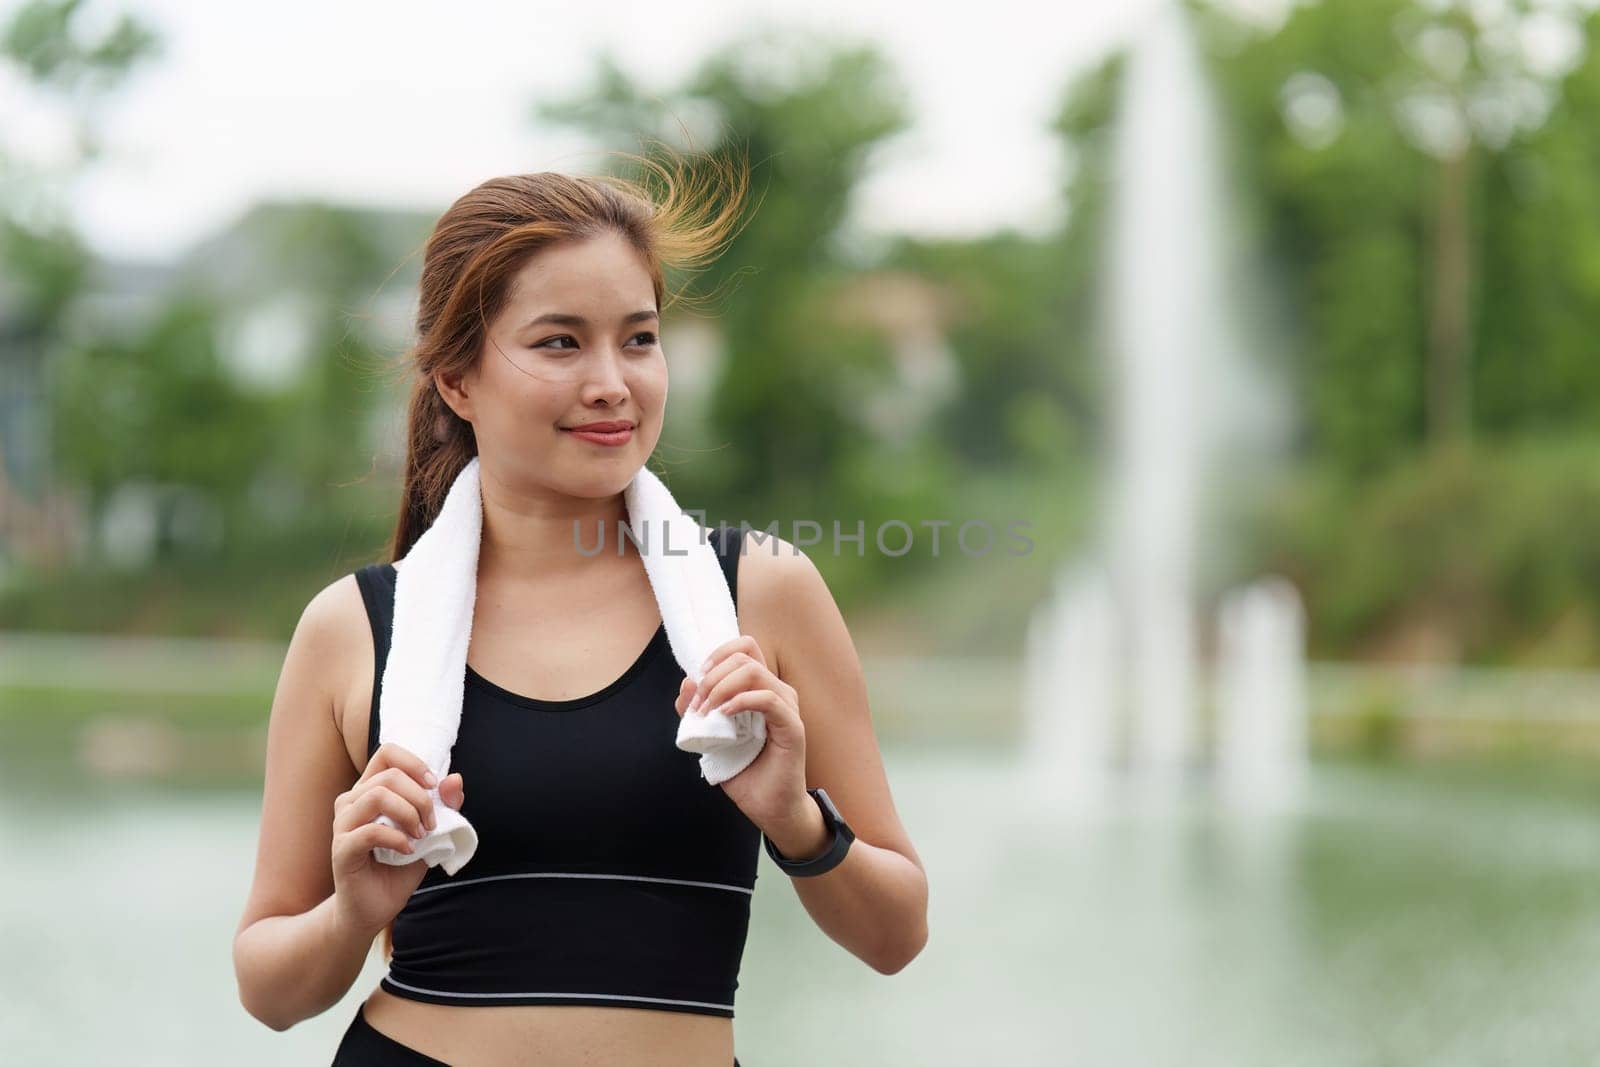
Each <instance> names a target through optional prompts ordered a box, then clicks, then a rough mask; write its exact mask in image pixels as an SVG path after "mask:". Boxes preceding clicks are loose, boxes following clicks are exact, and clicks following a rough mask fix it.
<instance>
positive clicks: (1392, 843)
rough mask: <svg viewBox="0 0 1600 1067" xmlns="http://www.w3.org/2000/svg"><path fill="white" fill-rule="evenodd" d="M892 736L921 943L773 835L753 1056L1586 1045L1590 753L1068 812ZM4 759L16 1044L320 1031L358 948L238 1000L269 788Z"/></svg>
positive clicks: (902, 1058) (1199, 1061)
mask: <svg viewBox="0 0 1600 1067" xmlns="http://www.w3.org/2000/svg"><path fill="white" fill-rule="evenodd" d="M884 758H885V762H886V765H887V767H888V770H889V775H890V781H891V784H892V786H893V789H894V793H895V799H896V802H897V806H898V807H899V810H900V813H901V817H902V818H903V819H904V821H905V822H906V825H907V827H908V828H909V829H910V831H911V834H912V837H913V840H914V841H915V842H916V845H917V848H918V851H919V852H920V854H921V856H922V858H923V860H924V863H925V864H926V866H927V869H928V872H929V879H930V887H931V894H930V929H931V938H930V942H929V944H928V946H927V948H926V950H925V951H924V952H923V954H922V955H921V956H920V957H918V958H917V960H916V961H914V962H913V963H912V964H911V965H910V966H909V967H908V968H906V969H905V970H904V971H902V972H901V973H899V974H897V975H893V976H887V977H886V976H883V975H879V974H876V973H875V972H873V971H872V970H871V969H870V968H868V967H866V965H864V964H862V963H860V962H859V961H857V960H855V959H854V957H852V956H850V955H849V954H848V953H847V952H845V951H844V950H843V949H842V948H840V947H838V946H837V945H835V944H833V942H831V941H830V940H828V939H827V937H826V936H825V935H824V934H823V933H822V932H821V931H820V930H819V929H818V928H817V927H816V926H815V925H814V924H813V923H812V921H811V919H810V917H809V916H808V915H807V914H806V913H805V911H804V910H803V909H802V908H801V906H800V905H799V902H798V900H797V899H796V897H795V895H794V893H793V890H792V889H791V887H790V885H789V883H788V880H787V879H786V878H785V877H784V876H783V875H782V874H781V873H780V872H778V870H777V869H776V868H775V867H773V866H772V865H771V863H770V861H768V860H767V859H766V858H765V857H764V856H763V857H762V859H761V868H760V877H759V879H758V881H757V889H756V896H755V901H754V917H753V920H752V927H751V932H750V940H749V945H748V949H747V953H746V956H745V961H744V966H743V969H742V971H741V974H740V988H739V994H738V999H737V1011H738V1014H737V1017H736V1018H735V1020H734V1027H735V1035H736V1047H737V1051H738V1053H739V1058H740V1061H741V1062H742V1063H745V1064H747V1065H749V1067H799V1065H802V1064H805V1065H810V1064H817V1063H828V1064H830V1065H837V1067H854V1065H861V1067H867V1065H874V1067H876V1065H883V1064H896V1065H898V1064H908V1065H910V1064H915V1065H938V1064H952V1065H954V1064H971V1063H973V1062H989V1063H1007V1064H1009V1063H1016V1064H1030V1065H1031V1064H1040V1065H1056V1064H1071V1065H1077V1064H1092V1065H1111V1064H1118V1065H1120V1064H1130V1065H1150V1064H1184V1065H1209V1064H1218V1065H1221V1064H1228V1065H1232V1067H1237V1065H1241V1064H1273V1065H1286V1064H1314V1065H1324V1064H1326V1065H1339V1067H1351V1065H1362V1064H1374V1065H1377V1064H1406V1065H1431V1064H1451V1065H1461V1064H1503V1063H1510V1062H1521V1063H1540V1064H1562V1063H1588V1062H1595V1061H1596V1059H1597V1057H1600V1012H1596V1011H1595V1010H1594V1005H1595V1004H1596V1003H1597V1002H1600V1001H1597V998H1600V966H1597V965H1596V964H1597V961H1600V832H1597V826H1600V822H1597V819H1596V816H1597V815H1600V794H1597V793H1596V792H1595V791H1594V790H1591V789H1589V788H1587V787H1586V786H1585V785H1584V784H1583V783H1582V782H1581V781H1580V782H1579V783H1578V784H1576V785H1570V784H1569V785H1567V786H1564V787H1561V788H1556V787H1550V786H1548V785H1542V784H1540V783H1539V781H1538V780H1536V779H1533V778H1530V777H1527V776H1520V775H1518V776H1506V775H1501V774H1496V773H1492V772H1488V771H1473V772H1466V771H1461V770H1459V769H1458V770H1456V771H1452V772H1448V773H1446V772H1441V771H1438V770H1422V769H1418V768H1414V767H1407V766H1371V765H1333V766H1328V765H1321V766H1318V767H1317V768H1316V770H1315V772H1314V774H1313V777H1312V781H1311V791H1310V795H1309V798H1308V800H1307V803H1306V804H1305V806H1304V808H1303V810H1302V811H1301V812H1300V813H1299V814H1297V815H1294V816H1292V817H1281V818H1277V819H1253V820H1241V819H1238V818H1230V817H1225V816H1224V815H1222V814H1220V813H1218V812H1217V811H1216V810H1215V809H1214V808H1213V807H1212V805H1210V803H1209V802H1208V801H1207V800H1206V798H1205V795H1204V793H1203V791H1201V790H1195V791H1194V792H1193V795H1192V796H1189V797H1186V798H1184V799H1183V800H1182V801H1181V802H1180V803H1178V804H1177V805H1175V806H1173V807H1172V808H1171V809H1169V810H1168V811H1167V812H1166V813H1165V814H1154V813H1151V812H1148V811H1146V812H1144V813H1142V814H1134V813H1131V812H1127V813H1123V814H1119V815H1113V816H1110V817H1102V818H1099V819H1096V820H1093V821H1085V820H1076V821H1074V820H1060V819H1054V818H1047V817H1043V816H1039V815H1036V814H1033V813H1030V812H1028V811H1027V810H1025V808H1023V807H1021V806H1019V804H1018V802H1017V798H1018V797H1019V796H1021V795H1022V794H1021V793H1020V792H1019V791H1018V788H1017V782H1018V776H1017V773H1016V771H1017V764H1016V761H1015V759H1014V756H1013V755H1012V754H1011V753H1009V752H1006V751H1004V750H967V751H952V750H947V749H934V750H927V749H917V748H909V747H885V749H884ZM19 781H20V779H18V778H16V777H15V776H10V775H8V776H7V777H6V780H5V782H4V783H0V805H3V806H4V809H5V810H6V811H7V812H8V813H9V814H10V816H11V819H12V826H11V827H10V830H11V835H10V836H11V844H12V848H11V849H10V850H9V854H10V857H11V858H12V860H13V862H12V863H11V864H9V869H8V870H7V873H6V885H5V888H4V890H3V891H0V936H3V939H4V940H3V943H4V945H5V949H6V962H5V966H4V967H3V968H0V1047H3V1048H5V1049H6V1050H7V1052H6V1055H5V1057H4V1059H5V1061H6V1062H7V1063H16V1064H23V1065H29V1067H32V1065H54V1064H73V1065H77V1064H92V1063H102V1062H104V1063H117V1064H119V1065H130V1067H131V1065H136V1064H149V1065H156V1064H161V1065H173V1064H197V1065H198V1064H211V1063H215V1062H217V1061H218V1059H219V1058H220V1057H222V1056H226V1057H227V1061H228V1062H229V1064H230V1065H231V1067H247V1065H253V1064H262V1065H266V1064H285V1063H295V1064H317V1063H326V1062H328V1061H329V1060H331V1058H332V1054H333V1049H334V1047H335V1046H336V1045H337V1043H338V1039H339V1035H340V1034H341V1033H342V1032H343V1030H344V1028H345V1026H346V1025H347V1024H348V1022H349V1019H350V1016H351V1014H352V1013H353V1012H354V1011H355V1007H356V1005H357V1003H358V1002H359V1001H360V1000H361V999H362V998H363V997H364V996H365V995H366V993H367V992H368V991H369V990H370V989H371V988H372V986H373V985H374V984H375V983H376V982H377V980H378V977H379V975H380V974H381V964H380V961H379V959H378V957H377V953H376V949H375V950H374V953H373V956H372V957H371V958H369V960H368V964H367V968H366V970H365V971H363V973H362V975H361V977H360V979H359V980H358V981H357V983H356V985H355V986H354V987H353V988H352V989H351V991H350V993H348V994H347V995H346V997H345V998H344V1000H342V1001H341V1002H340V1003H339V1004H338V1005H337V1006H336V1007H335V1008H333V1009H330V1010H329V1011H328V1012H326V1013H324V1014H323V1015H321V1016H318V1017H316V1018H314V1019H309V1020H306V1021H304V1022H302V1023H301V1024H299V1025H297V1026H295V1027H294V1028H292V1029H291V1030H290V1031H288V1032H286V1033H281V1034H280V1033H275V1032H273V1031H271V1030H269V1029H267V1028H266V1027H265V1026H263V1025H261V1024H260V1023H258V1022H256V1021H255V1020H254V1019H252V1018H251V1017H250V1016H249V1015H247V1014H246V1013H245V1011H244V1010H243V1008H242V1007H241V1006H240V1005H239V1002H238V999H237V994H236V989H235V984H234V976H233V967H232V960H231V955H230V952H231V947H232V936H233V931H234V927H235V924H236V923H237V921H238V916H239V912H240V909H241V907H242V905H243V902H244V897H245V893H246V891H247V888H248V884H249V879H250V875H251V869H252V866H253V864H254V857H255V845H256V824H257V819H258V816H259V804H260V794H259V790H258V789H250V790H221V789H206V790H196V789H176V788H171V787H159V786H153V785H148V784H146V785H130V784H120V785H113V784H105V783H101V784H94V783H89V782H81V781H76V780H74V779H73V778H72V777H71V776H58V777H54V778H52V779H51V780H50V781H49V782H47V783H40V782H38V781H34V782H31V783H30V784H28V785H26V786H22V785H19V784H18V782H19ZM8 783H9V784H8ZM846 814H847V815H848V812H847V813H846ZM18 846H23V848H19V847H18ZM24 849H25V850H24ZM18 859H24V862H15V861H16V860H18Z"/></svg>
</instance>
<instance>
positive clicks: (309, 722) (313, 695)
mask: <svg viewBox="0 0 1600 1067" xmlns="http://www.w3.org/2000/svg"><path fill="white" fill-rule="evenodd" d="M361 610H362V609H361V603H360V592H359V590H358V589H357V588H356V586H355V579H354V577H353V576H346V577H345V578H342V579H340V580H339V581H338V582H335V583H333V584H332V585H330V586H328V587H327V588H326V589H324V590H322V592H320V593H319V594H317V596H316V597H314V598H313V599H312V601H311V603H310V604H308V605H307V606H306V610H305V612H304V613H303V614H302V615H301V617H300V621H299V623H298V624H297V625H296V627H295V631H294V637H293V638H292V639H291V641H290V643H289V650H288V653H287V655H286V657H285V659H284V665H283V671H282V673H281V674H280V676H279V679H278V688H277V692H276V694H275V695H274V697H273V701H272V713H271V719H270V722H269V724H268V727H267V758H266V781H265V787H264V791H263V799H262V811H261V832H260V839H259V842H258V845H257V851H256V867H255V878H254V881H253V883H252V885H251V887H250V896H249V899H248V901H247V903H246V905H245V909H244V915H243V917H242V918H241V919H240V922H239V928H238V932H237V933H236V934H235V935H234V942H233V963H234V972H235V975H236V977H237V979H238V984H239V1000H240V1002H241V1003H242V1004H243V1005H244V1007H245V1010H246V1011H248V1012H249V1013H250V1014H251V1015H253V1016H255V1017H256V1018H257V1019H259V1020H261V1021H262V1022H263V1023H265V1024H266V1025H268V1026H270V1027H271V1028H272V1029H274V1030H287V1029H288V1028H289V1027H291V1026H293V1025H294V1024H295V1023H297V1022H299V1021H300V1020H302V1019H307V1018H310V1017H312V1016H314V1015H317V1014H320V1013H321V1012H323V1011H326V1010H327V1009H328V1008H330V1007H332V1006H333V1005H334V1004H335V1003H337V1002H338V1000H339V998H341V997H342V996H344V994H345V993H346V992H347V991H348V990H349V988H350V986H351V984H352V983H353V982H354V981H355V979H356V977H357V976H358V975H359V974H360V973H361V968H362V965H363V964H364V963H365V962H366V957H367V953H368V952H369V951H370V949H371V947H372V940H373V937H374V936H375V935H376V934H377V932H378V930H379V929H381V927H379V928H377V929H362V928H358V927H356V926H353V925H352V924H351V923H350V922H349V921H348V920H347V919H346V918H344V917H343V916H342V915H341V913H340V912H341V909H340V908H339V907H338V901H337V898H336V897H335V896H334V881H333V872H332V864H331V862H330V858H329V857H330V851H331V843H332V837H333V816H334V803H335V800H336V798H337V797H338V796H339V795H340V794H341V793H343V792H344V791H346V790H348V789H349V788H350V787H351V785H352V783H353V782H354V781H355V780H356V777H357V775H356V771H355V768H354V767H352V766H351V763H350V755H349V752H348V750H347V749H346V748H345V745H344V740H343V737H342V735H341V734H340V732H339V729H338V725H337V723H336V716H335V711H336V707H337V704H336V698H335V695H334V694H335V692H336V690H337V687H338V684H339V681H338V680H339V679H340V678H341V671H340V664H341V662H342V663H344V664H346V665H348V663H349V662H351V660H350V658H349V657H350V655H351V652H352V645H353V642H352V639H351V636H352V630H353V627H354V625H355V624H354V623H353V620H352V619H351V617H350V615H351V612H352V611H354V612H360V611H361ZM354 633H361V630H359V629H354ZM355 662H361V657H360V656H359V655H357V656H356V657H355ZM369 662H370V661H369Z"/></svg>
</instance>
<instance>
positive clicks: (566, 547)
mask: <svg viewBox="0 0 1600 1067" xmlns="http://www.w3.org/2000/svg"><path fill="white" fill-rule="evenodd" d="M479 491H480V493H481V495H482V498H483V540H482V542H481V544H480V545H479V547H478V570H479V574H480V576H481V575H482V574H484V573H492V574H495V575H498V576H502V577H507V578H511V579H513V580H516V579H522V578H531V577H535V576H537V577H540V578H550V577H560V576H562V575H576V574H582V573H592V571H588V570H587V568H589V567H591V566H593V565H596V564H603V563H605V562H606V561H615V560H616V558H617V543H618V541H617V536H618V532H619V531H620V530H621V528H622V527H623V526H625V525H626V524H627V521H628V511H627V508H626V507H625V506H624V503H623V496H622V493H620V492H618V493H612V494H610V495H609V496H599V497H581V496H572V495H570V494H567V493H558V492H553V491H550V490H540V491H535V492H527V491H524V490H518V489H513V488H511V487H509V486H506V485H504V484H501V483H497V482H493V481H491V480H490V478H489V477H488V476H487V475H483V476H481V479H480V483H479ZM602 536H603V537H604V542H603V543H602V542H601V537H602ZM622 543H623V546H624V547H623V552H624V553H626V554H629V555H635V554H637V551H638V550H637V549H636V548H635V547H634V546H633V544H632V543H631V542H629V541H628V539H627V538H626V537H624V538H623V539H622ZM597 547H598V548H599V551H596V548H597ZM585 553H587V554H585Z"/></svg>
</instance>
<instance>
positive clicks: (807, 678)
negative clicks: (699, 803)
mask: <svg viewBox="0 0 1600 1067" xmlns="http://www.w3.org/2000/svg"><path fill="white" fill-rule="evenodd" d="M774 540H776V541H777V542H778V544H777V552H776V555H774V554H773V546H772V545H771V544H762V545H759V546H758V545H757V544H756V543H755V542H754V541H751V542H749V543H748V544H747V545H746V549H745V552H746V555H748V556H749V557H751V558H750V559H748V560H744V559H741V560H740V563H741V566H742V568H743V569H742V570H741V571H740V582H741V586H740V588H741V592H743V591H744V590H746V589H748V594H747V597H748V602H749V603H748V609H747V617H748V619H749V620H750V621H751V622H752V624H753V626H754V627H759V628H761V629H762V630H764V631H767V632H769V633H770V634H772V635H773V637H772V638H771V639H770V643H771V645H772V650H771V658H772V662H773V663H774V665H775V666H774V673H775V674H777V675H778V677H779V678H781V679H783V681H785V682H786V683H788V684H789V685H790V686H792V687H793V688H794V690H795V692H796V693H797V694H798V696H799V708H800V714H801V719H802V721H803V722H804V724H805V736H806V787H807V788H808V789H810V788H816V787H818V786H820V787H822V788H824V789H826V790H827V791H828V796H829V797H830V798H831V799H832V800H833V801H834V803H835V804H837V805H838V808H839V813H840V814H841V815H842V816H844V818H845V820H846V821H847V822H849V824H850V827H851V829H852V830H854V831H855V833H856V840H855V842H854V843H852V844H851V846H850V850H849V852H847V853H846V854H845V858H844V861H843V862H842V863H840V864H839V865H838V866H837V867H835V868H834V869H833V870H831V871H828V872H827V873H826V874H821V875H816V876H813V877H808V878H793V879H791V880H790V884H792V885H793V886H794V889H795V893H796V894H797V895H798V896H799V898H800V902H801V903H802V904H803V905H804V906H805V909H806V911H807V912H808V913H809V914H810V915H811V917H812V919H813V920H815V922H816V923H817V925H818V926H819V927H821V928H822V930H823V932H824V933H826V934H827V935H828V936H829V937H830V938H832V939H833V940H834V941H835V942H837V943H838V944H840V945H842V946H844V947H845V948H847V949H849V950H850V951H851V952H852V953H853V954H855V955H856V956H857V957H859V958H861V959H862V960H865V961H866V962H867V963H869V964H870V965H871V966H872V967H873V968H874V969H875V970H877V971H878V972H880V973H882V974H894V973H895V972H896V971H899V970H900V969H902V968H903V967H905V966H906V964H908V963H910V962H911V960H913V959H915V958H916V956H917V955H918V954H919V953H921V951H922V949H923V947H924V946H925V945H926V944H927V940H928V878H927V874H926V873H925V871H924V869H923V866H922V860H921V858H920V857H918V855H917V853H916V849H914V848H913V847H912V844H911V838H910V836H909V835H908V834H907V833H906V829H905V827H904V826H903V825H902V824H901V822H900V817H899V815H898V814H897V813H896V811H895V807H894V800H893V797H892V796H891V795H890V792H889V782H888V778H887V775H886V774H885V772H884V768H883V759H882V756H881V755H880V754H879V751H878V742H877V737H876V735H875V734H874V732H873V728H872V717H871V712H870V710H869V708H868V706H867V688H866V681H865V678H864V677H863V672H862V668H861V660H860V657H859V656H858V655H857V653H856V649H855V644H854V642H853V641H852V640H851V638H850V632H849V630H848V629H847V628H846V626H845V621H844V618H843V617H842V616H841V615H840V612H839V608H838V605H837V604H836V603H835V602H834V599H833V594H832V593H831V592H830V591H829V589H828V586H827V584H826V582H825V581H824V580H823V578H822V575H821V574H820V573H819V572H818V571H817V569H816V566H815V564H813V563H812V562H811V560H810V559H809V558H808V557H807V556H806V555H805V554H804V553H800V552H798V551H797V550H796V549H795V548H794V547H793V546H791V545H790V544H789V543H787V542H785V541H783V540H782V539H781V538H775V539H774ZM747 575H748V581H747V578H746V576H747ZM744 599H746V597H741V600H744ZM767 836H768V837H770V838H771V839H772V843H773V845H774V846H776V847H777V849H778V851H779V852H781V853H783V854H784V855H785V856H787V857H791V858H795V859H805V858H809V857H812V856H815V855H818V854H820V853H821V852H822V850H823V847H824V846H825V845H826V844H827V841H828V833H827V830H826V828H825V826H824V823H823V821H822V813H821V811H819V810H818V808H817V805H816V803H815V801H813V800H812V799H811V798H810V797H806V798H805V803H804V804H803V805H801V807H800V808H799V810H797V811H796V813H795V815H794V817H793V818H792V819H790V820H788V821H787V823H786V824H785V825H782V826H774V827H770V828H768V829H767Z"/></svg>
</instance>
